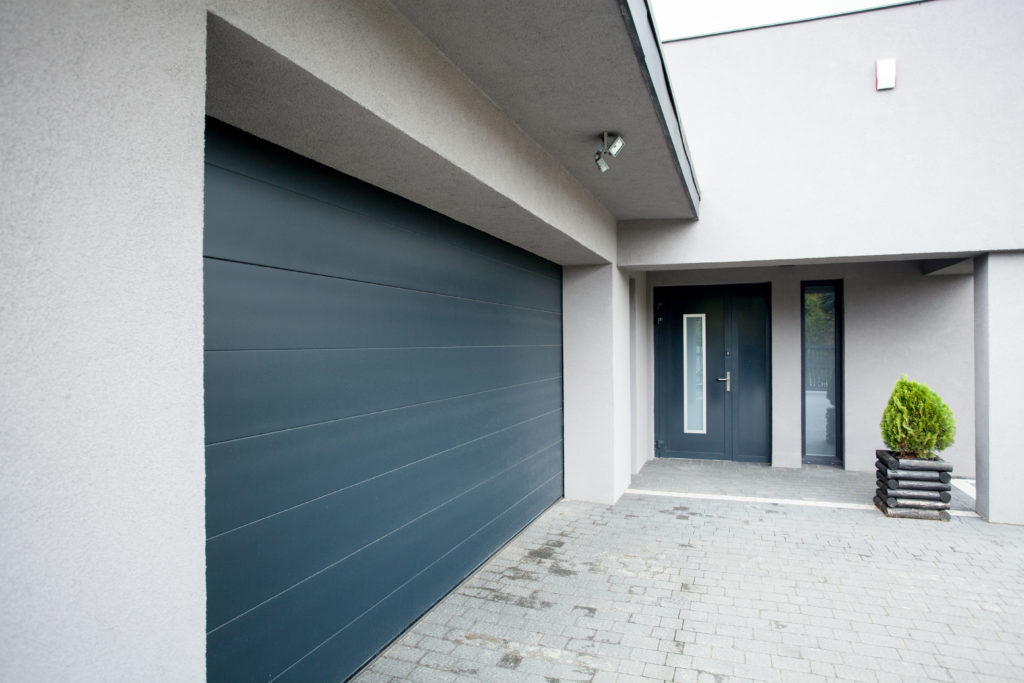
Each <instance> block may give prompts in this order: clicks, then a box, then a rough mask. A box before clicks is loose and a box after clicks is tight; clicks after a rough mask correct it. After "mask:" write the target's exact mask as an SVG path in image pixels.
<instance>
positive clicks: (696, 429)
mask: <svg viewBox="0 0 1024 683" xmlns="http://www.w3.org/2000/svg"><path fill="white" fill-rule="evenodd" d="M706 360H707V359H706V357H705V353H704V314H703V313H689V314H686V315H684V316H683V415H684V418H683V431H684V432H686V433H687V434H704V433H706V431H707V428H706V426H705V423H706V422H707V401H706V398H707V397H706V395H705V387H704V371H705V367H706V365H707V363H706Z"/></svg>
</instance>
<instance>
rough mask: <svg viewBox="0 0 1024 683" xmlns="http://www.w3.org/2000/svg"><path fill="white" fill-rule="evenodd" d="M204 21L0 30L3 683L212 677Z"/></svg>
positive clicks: (113, 15)
mask: <svg viewBox="0 0 1024 683" xmlns="http://www.w3.org/2000/svg"><path fill="white" fill-rule="evenodd" d="M205 33H206V13H205V10H204V7H203V6H202V3H199V2H175V3H166V2H157V1H139V0H130V1H129V0H122V1H113V0H112V1H109V2H103V3H80V2H38V3H37V2H19V3H5V4H4V8H3V11H2V12H0V36H2V38H0V73H2V77H0V83H2V92H0V101H2V102H3V105H2V113H0V117H2V130H3V149H4V151H3V157H4V161H3V164H2V171H0V174H2V175H0V178H2V181H0V184H2V186H3V188H4V192H3V199H2V206H3V209H2V212H0V215H2V224H0V272H2V273H3V278H0V359H2V360H0V386H2V387H3V389H2V392H0V424H2V425H3V426H2V428H0V453H2V456H0V458H2V463H3V464H2V468H3V475H2V476H0V501H2V503H0V520H2V521H0V548H3V558H4V559H3V562H2V567H3V568H2V570H0V603H2V604H3V610H2V616H0V678H2V679H3V680H5V681H62V680H63V681H67V680H76V681H145V680H179V681H200V680H203V679H204V678H205V667H206V664H205V648H206V637H205V632H206V629H205V623H206V585H205V557H204V544H205V533H204V508H203V495H204V490H203V489H204V467H203V281H202V262H201V255H202V236H203V232H202V229H203V227H202V226H203V86H204V81H205V76H204V44H205Z"/></svg>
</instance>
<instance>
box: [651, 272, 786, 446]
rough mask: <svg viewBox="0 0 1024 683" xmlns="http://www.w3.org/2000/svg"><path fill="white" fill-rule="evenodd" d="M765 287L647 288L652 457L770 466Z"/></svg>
mask: <svg viewBox="0 0 1024 683" xmlns="http://www.w3.org/2000/svg"><path fill="white" fill-rule="evenodd" d="M769 287H770V286H769V285H761V284H757V285H733V286H727V287H726V286H715V287H656V288H655V289H654V319H655V330H654V366H655V370H654V375H655V446H656V452H657V455H659V456H662V457H673V458H706V459H716V460H743V461H752V462H768V461H770V459H771V431H770V429H771V427H770V420H769V406H770V403H771V391H770V387H771V378H770V356H769V339H770V309H769V295H770V288H769Z"/></svg>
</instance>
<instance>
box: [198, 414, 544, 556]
mask: <svg viewBox="0 0 1024 683" xmlns="http://www.w3.org/2000/svg"><path fill="white" fill-rule="evenodd" d="M561 412H562V409H561V408H560V407H559V408H555V409H554V410H549V411H547V412H546V413H541V414H540V415H535V416H533V417H531V418H529V419H527V420H523V421H521V422H517V423H515V424H510V425H508V426H506V427H502V428H501V429H496V430H494V431H492V432H490V433H488V434H484V435H482V436H478V437H476V438H474V439H469V440H468V441H463V442H462V443H458V444H455V445H453V446H451V447H450V448H445V449H444V450H441V451H437V452H436V453H431V454H429V455H425V456H423V457H422V458H420V459H418V460H413V461H412V462H409V463H406V464H405V465H401V466H400V467H395V468H393V469H390V470H388V471H386V472H381V473H380V474H376V475H374V476H372V477H368V478H366V479H363V480H362V481H358V482H355V483H354V484H349V485H348V486H343V487H341V488H339V489H335V490H334V491H328V492H327V493H324V494H323V495H320V496H317V497H315V498H310V499H309V500H305V501H302V502H301V503H297V504H295V505H292V506H290V507H287V508H284V509H282V510H278V511H276V512H273V513H271V514H269V515H265V516H263V517H260V518H259V519H254V520H252V521H251V522H246V523H245V524H240V525H238V526H236V527H235V528H233V529H227V530H225V531H222V532H220V533H218V534H214V535H213V536H208V537H207V539H206V540H207V541H212V540H214V539H217V538H220V537H221V536H226V535H227V534H230V533H232V532H235V531H238V530H239V529H244V528H246V527H250V526H253V525H254V524H259V523H260V522H264V521H266V520H268V519H272V518H274V517H277V516H278V515H283V514H285V513H288V512H291V511H292V510H297V509H298V508H300V507H302V506H304V505H309V504H310V503H315V502H316V501H319V500H323V499H325V498H329V497H331V496H333V495H337V494H339V493H342V492H344V491H348V490H350V489H354V488H355V487H357V486H362V485H363V484H366V483H368V482H371V481H374V480H376V479H380V478H381V477H386V476H388V475H390V474H394V473H395V472H399V471H401V470H404V469H406V468H408V467H412V466H413V465H418V464H421V463H424V462H426V461H428V460H430V459H432V458H436V457H438V456H441V455H444V454H445V453H450V452H452V451H454V450H456V449H458V448H462V447H464V446H468V445H469V444H472V443H476V442H478V441H483V440H484V439H487V438H490V437H492V436H494V435H495V434H500V433H502V432H507V431H509V430H512V429H515V428H516V427H521V426H523V425H525V424H529V423H530V422H536V421H537V420H540V419H543V418H545V417H547V416H549V415H554V414H555V413H561ZM547 447H550V444H549V445H548V446H546V447H545V448H547Z"/></svg>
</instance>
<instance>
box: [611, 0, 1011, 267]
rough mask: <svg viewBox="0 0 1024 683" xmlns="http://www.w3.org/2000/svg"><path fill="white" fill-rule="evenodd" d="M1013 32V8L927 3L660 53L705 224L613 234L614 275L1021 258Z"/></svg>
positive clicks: (990, 2) (1005, 2) (1006, 3)
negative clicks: (697, 267)
mask: <svg viewBox="0 0 1024 683" xmlns="http://www.w3.org/2000/svg"><path fill="white" fill-rule="evenodd" d="M1022 34H1024V3H1020V2H1019V1H1018V0H934V1H932V2H923V3H920V4H914V5H905V6H901V7H895V8H891V9H884V10H879V11H874V12H865V13H861V14H854V15H848V16H843V17H835V18H830V19H823V20H819V21H811V22H806V23H800V24H792V25H788V26H779V27H773V28H768V29H762V30H754V31H746V32H740V33H733V34H726V35H721V36H714V37H708V38H700V39H696V40H689V41H682V42H675V43H670V44H667V45H665V46H664V52H665V58H666V62H667V66H668V70H669V73H670V75H671V77H672V81H673V85H674V86H675V91H676V101H677V103H678V105H679V110H680V115H681V116H682V118H683V121H684V123H685V125H686V133H687V137H688V139H689V143H690V150H691V152H692V154H693V159H694V161H695V164H696V166H697V171H698V177H699V180H700V185H701V191H702V202H701V219H700V221H698V222H691V223H679V222H672V221H646V222H637V223H632V224H628V225H626V226H623V228H622V229H621V230H620V236H619V263H620V265H621V266H622V267H626V268H636V269H648V268H664V267H671V266H685V265H692V264H723V265H753V264H756V263H773V262H777V263H795V262H799V261H801V260H808V259H816V260H821V261H832V260H837V259H843V260H874V259H873V258H872V257H875V256H880V255H904V254H927V253H936V254H937V253H953V252H980V251H992V250H1002V249H1016V248H1021V247H1024V232H1022V231H1021V230H1020V226H1019V223H1018V217H1019V216H1021V215H1022V214H1024V193H1021V192H1020V191H1019V184H1020V178H1024V129H1022V127H1021V125H1020V122H1021V121H1022V120H1024V86H1022V83H1024V41H1021V39H1020V36H1021V35H1022ZM887 57H895V58H896V61H897V85H896V88H895V89H894V90H888V91H876V90H875V88H874V63H875V60H876V59H879V58H887Z"/></svg>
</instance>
